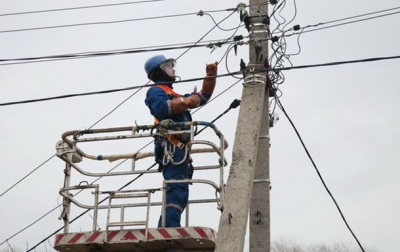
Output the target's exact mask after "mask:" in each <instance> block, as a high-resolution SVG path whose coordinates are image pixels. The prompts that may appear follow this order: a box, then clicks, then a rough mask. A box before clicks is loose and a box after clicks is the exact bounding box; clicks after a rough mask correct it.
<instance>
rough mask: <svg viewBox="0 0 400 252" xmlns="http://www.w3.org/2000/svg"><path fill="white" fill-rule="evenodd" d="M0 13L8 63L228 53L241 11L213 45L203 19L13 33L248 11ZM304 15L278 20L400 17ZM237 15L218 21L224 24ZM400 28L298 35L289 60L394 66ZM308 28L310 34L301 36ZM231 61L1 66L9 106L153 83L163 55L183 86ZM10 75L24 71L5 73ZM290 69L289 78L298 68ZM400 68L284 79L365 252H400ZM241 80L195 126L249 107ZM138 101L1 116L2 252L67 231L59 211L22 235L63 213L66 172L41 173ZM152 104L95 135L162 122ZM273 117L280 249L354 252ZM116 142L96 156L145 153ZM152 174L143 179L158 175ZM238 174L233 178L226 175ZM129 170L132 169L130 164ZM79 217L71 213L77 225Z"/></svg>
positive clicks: (358, 25)
mask: <svg viewBox="0 0 400 252" xmlns="http://www.w3.org/2000/svg"><path fill="white" fill-rule="evenodd" d="M126 2H128V1H126ZM132 2H133V1H132ZM0 3H1V11H0V14H1V15H0V45H1V46H0V59H15V58H26V57H41V56H49V55H60V54H70V53H81V52H94V51H109V50H119V49H128V48H140V47H145V46H159V45H164V46H165V45H175V44H178V43H183V42H185V43H194V42H196V41H198V40H199V39H203V40H202V41H209V40H220V41H223V40H224V39H227V38H229V37H231V35H232V34H233V33H234V31H235V30H234V28H236V27H237V26H238V25H239V21H240V20H239V15H238V14H237V13H235V14H233V15H232V16H230V17H229V18H228V19H227V20H226V21H224V22H223V23H221V24H220V28H223V29H225V30H227V31H224V30H221V29H218V28H215V29H213V30H212V31H211V32H210V33H209V34H208V35H207V36H206V37H204V38H203V36H204V35H205V34H206V33H208V32H209V31H210V30H211V29H212V28H213V27H214V26H215V25H214V22H213V21H212V19H211V18H210V17H209V16H207V15H204V16H202V17H200V16H197V15H195V14H192V15H185V16H180V17H174V18H163V19H152V20H144V21H130V22H118V23H112V24H92V25H81V26H72V27H62V28H48V29H35V30H27V31H16V30H20V29H27V28H38V27H51V26H63V25H71V24H82V23H96V22H105V21H119V20H132V19H138V18H144V17H156V16H166V15H175V14H187V13H197V12H198V11H200V10H203V11H205V12H206V11H215V10H224V9H227V8H235V7H236V5H237V4H238V2H235V1H228V0H219V1H211V0H203V1H194V0H191V1H188V0H187V1H183V0H175V1H174V0H170V1H156V2H150V3H149V2H147V3H138V4H126V5H120V6H109V7H102V8H100V7H99V8H87V9H76V10H64V11H53V12H44V13H33V14H19V15H3V14H8V13H21V12H30V11H38V10H51V9H62V8H70V7H81V6H92V5H100V4H110V3H115V2H114V1H103V0H102V1H100V0H96V1H95V0H92V1H89V0H84V1H79V2H71V1H50V0H37V1H18V0H17V1H16V0H12V1H11V0H2V1H0ZM246 3H247V2H246ZM296 4H297V5H296V8H295V7H294V2H293V1H287V3H286V6H285V8H284V9H283V11H282V12H281V13H280V15H281V16H282V17H281V18H279V19H280V20H281V21H282V20H283V19H285V20H286V22H288V21H290V20H292V19H293V18H294V21H293V22H292V23H291V24H289V25H288V26H287V27H286V29H289V28H290V27H292V26H293V25H297V24H298V25H300V26H301V27H305V26H308V25H316V24H319V23H327V24H326V25H320V26H318V27H315V28H326V27H327V26H330V25H335V24H338V23H329V22H330V21H334V20H341V19H344V18H348V17H354V16H358V15H362V14H369V13H373V12H377V11H381V10H386V9H391V8H398V7H400V6H399V3H398V2H397V1H395V0H387V1H381V2H379V3H378V2H376V1H372V0H353V1H344V0H339V1H328V0H318V1H317V0H313V1H297V2H296ZM295 10H296V11H295ZM397 11H398V9H394V10H392V11H390V12H382V13H379V14H375V15H370V16H362V17H358V18H356V19H350V20H343V21H342V22H341V23H344V22H350V21H354V20H360V19H365V18H369V17H372V16H377V15H386V14H388V13H396V12H397ZM270 12H271V10H270ZM230 13H231V12H229V11H221V12H209V14H210V15H212V17H213V18H214V19H215V20H216V21H217V22H219V21H220V20H222V19H224V18H225V17H227V16H228V15H229V14H230ZM294 14H296V15H294ZM398 23H399V14H398V13H396V14H393V15H387V16H382V17H379V18H375V19H370V20H365V21H362V22H355V23H348V24H345V25H341V26H337V27H331V28H327V29H322V30H316V31H312V32H304V33H303V34H302V35H301V36H300V38H299V40H297V39H298V36H291V37H288V38H287V41H286V42H287V44H286V48H287V53H288V54H296V53H297V52H299V51H300V53H299V54H298V55H293V56H291V57H290V60H291V62H292V64H293V65H294V66H301V65H308V64H310V65H311V64H318V63H327V62H337V61H347V60H357V59H366V58H375V57H389V56H397V55H400V50H399V47H398V45H399V44H400V36H399V28H398V27H397V24H398ZM274 26H276V21H273V22H272V24H271V29H272V30H273V29H274ZM232 29H233V30H232ZM313 29H314V28H313ZM309 30H312V29H308V30H307V29H306V30H304V31H309ZM236 34H237V35H238V34H241V35H243V36H247V35H248V33H247V31H246V29H244V28H243V27H240V28H239V29H238V31H237V33H236ZM299 45H300V47H299ZM227 49H228V46H227V45H223V46H222V47H220V48H216V49H215V50H213V51H212V50H211V49H210V48H206V47H200V48H193V49H191V50H189V51H188V52H186V53H185V54H183V53H184V52H185V49H180V50H169V51H161V52H145V53H139V54H126V55H117V56H106V57H92V58H85V59H70V60H59V61H46V62H39V63H28V64H9V65H0V83H1V89H2V92H1V93H0V103H6V102H14V101H21V100H27V99H36V98H44V97H52V96H59V95H65V94H71V93H83V92H92V91H100V90H108V89H118V88H125V87H130V86H138V85H144V84H146V82H147V78H146V74H145V72H144V69H143V64H144V62H145V61H146V59H147V58H149V57H150V56H152V55H154V54H159V53H162V54H165V55H166V56H167V57H175V58H177V57H180V56H181V55H182V54H183V55H182V56H181V57H180V58H179V60H178V66H177V71H178V75H179V76H181V78H182V80H185V79H191V78H198V77H202V76H204V74H205V65H206V63H211V62H214V61H216V60H220V59H221V58H222V57H223V55H224V54H225V52H226V51H227ZM248 49H249V47H248V45H243V46H240V47H238V53H237V56H235V54H234V52H233V50H231V51H230V53H229V54H228V61H227V64H225V63H224V64H221V65H220V68H219V73H220V74H225V73H228V71H229V72H234V71H238V70H239V69H238V67H239V63H240V59H244V60H245V62H247V61H248ZM224 62H225V60H224ZM6 63H14V61H13V62H3V63H1V62H0V64H6ZM284 64H285V66H290V64H289V62H288V61H285V63H284ZM398 66H399V60H396V59H395V60H385V61H376V62H370V63H357V64H345V65H338V66H331V67H314V68H308V69H299V70H290V71H284V76H285V81H284V83H283V84H282V85H280V90H281V92H282V97H281V102H282V104H283V106H284V107H285V109H286V111H287V113H288V114H289V116H290V117H291V119H292V120H293V122H294V124H295V126H296V127H297V129H298V130H299V132H300V134H301V136H302V138H303V140H304V142H305V144H306V146H307V148H308V150H309V152H310V153H311V155H312V157H313V159H314V161H315V163H316V164H317V166H318V169H319V171H320V172H321V175H322V176H323V178H324V180H325V182H326V184H327V186H328V187H329V189H330V190H331V192H332V194H333V196H334V197H335V199H336V200H337V202H338V204H339V206H340V207H341V210H342V211H343V214H344V215H345V217H346V219H347V221H348V223H349V225H350V227H351V228H352V230H353V231H354V233H355V234H356V235H357V237H358V239H359V241H360V242H361V243H362V244H363V246H364V247H366V248H373V249H376V251H380V252H383V251H385V252H391V251H397V249H398V237H399V236H400V226H399V218H398V213H399V212H400V198H399V196H398V193H399V191H400V183H399V182H398V179H399V177H400V170H399V169H398V166H399V163H400V155H398V153H397V152H398V150H399V149H400V135H399V134H398V129H399V128H400V118H399V112H400V111H399V108H400V104H399V103H400V100H399V99H398V97H397V95H398V94H399V93H400V86H399V85H398V81H397V78H398V72H399V70H398ZM235 82H237V79H235V78H233V77H224V78H220V79H218V81H217V87H216V90H215V93H214V94H215V95H216V94H219V93H221V92H224V93H223V94H222V95H221V96H220V97H218V98H217V99H215V100H214V101H213V102H211V103H210V104H208V105H207V106H205V107H204V108H203V109H201V110H199V111H198V112H196V114H194V115H193V117H194V120H201V121H212V120H213V119H214V118H216V117H217V116H218V115H219V114H221V113H222V112H223V111H225V109H227V108H228V106H229V104H230V103H231V101H232V100H233V99H235V98H238V99H240V98H241V90H242V84H241V82H239V83H238V84H236V85H234V86H233V87H232V88H230V89H228V87H229V86H231V85H232V84H234V83H235ZM195 85H197V87H200V86H201V82H195V83H193V82H188V83H181V84H176V85H175V90H176V91H178V92H181V93H185V92H191V90H193V88H194V86H195ZM227 89H228V90H227ZM134 92H136V91H135V90H130V91H125V92H118V93H112V94H102V95H95V96H84V97H76V98H69V99H62V100H53V101H46V102H38V103H30V104H19V105H12V106H0V115H1V118H2V123H1V124H0V134H1V142H2V145H1V147H0V148H1V153H2V159H1V160H2V162H1V165H0V169H1V172H2V173H1V174H2V175H1V178H0V194H1V195H2V196H0V206H1V214H0V223H1V225H0V243H3V244H2V245H1V246H0V250H7V249H8V248H9V245H8V244H7V242H5V241H6V240H7V239H8V243H9V244H10V245H11V246H12V247H14V248H19V249H21V250H24V249H25V248H27V247H28V248H30V247H32V246H34V245H36V244H37V243H38V242H39V241H41V240H42V239H44V238H45V237H47V236H48V235H50V234H51V233H53V232H54V231H55V230H57V229H58V228H60V227H61V226H62V225H63V223H62V221H60V220H58V216H59V215H60V210H59V209H56V210H55V211H53V212H51V213H50V214H48V215H46V217H44V218H43V219H42V220H40V221H39V222H37V223H36V224H34V225H32V226H31V227H29V228H27V229H26V230H25V231H23V232H21V233H19V234H17V235H15V234H16V233H18V232H19V231H20V230H22V229H24V228H25V227H27V226H28V225H30V224H31V223H33V222H34V221H36V220H37V219H39V218H40V217H41V216H43V215H45V214H46V213H48V212H49V211H50V210H52V209H53V208H55V207H56V206H57V205H58V204H60V203H61V202H62V199H61V198H60V197H59V194H58V190H59V189H60V188H61V187H62V185H63V178H64V174H63V169H64V163H63V162H62V161H61V160H60V159H58V158H57V157H53V158H52V159H50V161H48V162H46V163H45V164H44V165H43V166H41V167H40V168H38V169H36V168H37V167H38V166H40V165H41V164H42V163H43V162H45V161H46V160H48V159H49V158H50V157H52V156H53V155H54V154H55V145H56V143H57V141H59V140H60V138H61V134H62V133H64V132H66V131H69V130H75V129H79V130H83V129H87V128H90V127H91V126H92V125H94V124H95V123H96V122H98V120H99V119H101V118H103V117H104V116H105V115H106V114H107V113H108V112H110V111H111V110H113V109H114V108H115V107H116V106H117V105H119V104H120V103H121V102H123V101H124V100H125V99H127V98H128V97H129V96H131V95H132V94H133V93H134ZM145 93H146V89H143V90H140V91H139V92H137V94H135V95H134V96H132V97H131V98H130V99H129V100H128V101H126V102H125V103H123V104H122V105H121V106H120V107H119V108H118V109H116V110H115V111H114V112H113V113H111V115H109V116H107V117H106V118H105V119H104V120H102V121H101V122H99V123H97V124H96V125H95V128H108V127H118V126H130V125H134V124H135V122H136V123H137V124H139V125H145V124H152V123H153V118H152V117H151V116H150V114H149V111H148V109H147V108H146V107H145V104H144V98H145ZM238 112H239V110H238V109H236V110H232V111H230V112H229V113H227V114H226V115H225V116H223V117H222V118H221V119H219V120H218V121H217V122H216V125H217V127H218V128H219V129H220V130H221V131H222V133H223V134H224V135H225V137H226V138H227V141H228V142H229V143H230V147H229V148H228V149H227V152H226V155H227V159H228V162H229V165H230V162H231V153H232V147H233V142H234V136H235V129H236V122H237V116H238ZM275 112H276V113H277V114H279V118H280V120H279V122H278V123H277V124H276V125H275V126H274V127H273V128H272V129H271V130H270V135H271V150H270V154H271V167H270V170H271V182H272V190H271V236H272V237H271V238H272V240H277V239H280V238H282V237H283V238H291V239H295V240H297V241H298V242H299V243H301V244H313V243H322V242H324V243H331V242H344V243H347V244H350V246H353V247H354V248H357V244H356V242H355V240H354V239H353V237H352V236H351V234H350V232H349V231H348V229H347V228H346V226H345V224H344V223H343V221H342V219H341V217H340V215H339V213H338V211H337V209H336V207H335V205H334V203H333V202H332V200H331V198H330V197H329V195H328V194H327V192H326V191H325V189H324V187H323V185H322V183H321V181H320V180H319V178H318V176H317V173H316V172H315V169H314V168H313V166H312V164H311V162H310V160H309V158H308V157H307V156H306V153H305V151H304V149H303V148H302V146H301V144H300V142H299V140H298V138H297V136H296V134H295V132H294V130H293V128H292V127H291V125H290V123H289V121H288V120H287V119H286V118H285V116H284V114H283V112H282V111H280V110H279V109H278V108H277V109H276V110H275ZM199 136H200V135H199ZM208 136H210V137H211V134H210V133H206V134H204V136H202V137H201V139H204V138H203V137H205V138H208ZM113 144H114V143H110V144H108V145H106V147H105V148H102V149H101V148H99V149H97V147H96V148H93V149H92V150H94V151H97V150H100V151H103V152H105V153H110V152H118V151H119V150H120V147H121V150H122V149H123V148H125V150H124V152H132V151H136V150H137V149H138V147H137V146H138V145H132V144H128V145H126V144H125V145H122V146H119V147H116V146H113ZM139 145H140V144H139ZM126 147H127V148H128V151H127V149H126ZM140 147H141V145H140ZM140 147H139V148H140ZM149 148H150V149H151V147H149ZM105 153H102V154H105ZM94 154H99V153H94ZM195 162H196V159H195ZM199 162H200V161H199ZM150 163H151V161H150ZM107 165H110V164H107ZM146 165H147V164H145V167H143V169H146V168H147V167H148V166H146ZM229 165H228V166H227V167H226V170H225V173H226V174H228V169H229ZM126 167H129V165H128V164H126ZM32 171H34V172H33V173H32V174H31V175H29V176H28V177H27V178H26V179H24V180H23V181H21V182H20V183H19V184H17V185H16V186H15V187H13V188H12V189H10V190H9V191H8V192H6V193H4V192H5V191H7V190H8V189H9V188H10V187H12V186H13V185H15V183H17V182H18V181H19V180H20V179H21V178H23V177H24V176H26V175H27V174H29V173H31V172H32ZM75 174H76V173H75ZM201 174H203V173H199V174H198V175H197V176H199V177H198V178H200V176H201ZM205 176H210V175H209V174H208V175H205ZM132 178H134V176H129V177H119V178H117V179H116V180H114V181H113V182H111V181H107V182H102V180H100V181H99V182H98V183H100V185H101V186H102V185H104V187H103V188H105V189H107V190H108V189H111V188H113V187H114V189H116V188H118V187H120V186H122V185H124V184H125V183H127V182H128V181H130V180H132ZM155 178H156V179H159V180H158V181H156V182H154V181H153V182H154V183H156V185H158V186H161V175H159V176H155ZM85 180H88V181H92V180H93V179H91V178H86V179H85ZM79 181H81V177H79V176H78V177H77V178H75V177H74V179H73V181H72V183H73V184H77V183H79ZM105 181H106V180H105ZM147 186H148V184H147V182H146V181H145V180H144V181H143V182H141V180H140V179H139V180H138V181H137V182H135V185H132V186H131V187H129V188H140V187H147ZM129 188H128V189H129ZM201 190H203V189H202V188H201V189H196V187H195V186H192V187H191V191H192V195H196V193H197V194H199V191H200V194H201ZM82 198H83V197H82ZM207 207H209V209H207V214H203V213H204V211H203V213H202V212H201V211H196V208H193V213H191V216H192V218H193V220H191V224H193V225H204V226H209V227H212V228H214V229H217V228H218V221H219V212H218V211H217V210H216V206H215V205H212V206H207ZM81 211H82V210H76V211H75V210H74V211H73V212H72V215H73V216H72V217H75V216H76V215H77V214H78V213H80V212H81ZM157 216H158V212H157V211H156V212H154V213H153V217H152V218H153V219H152V223H151V225H153V226H155V225H156V221H155V220H156V218H157ZM91 221H92V219H91V217H90V216H88V215H85V216H84V217H82V218H80V219H78V220H77V221H76V223H75V224H74V225H73V226H72V227H71V228H72V231H74V232H78V231H89V230H90V229H91ZM102 221H104V220H102ZM101 228H102V229H104V227H101ZM12 236H13V237H12ZM11 237H12V238H11ZM49 242H50V243H51V244H53V242H54V238H53V237H52V238H50V239H49ZM45 244H46V247H45V245H43V244H42V245H40V246H39V247H38V248H37V250H36V251H45V249H47V250H48V251H50V250H51V248H50V244H49V243H48V242H46V243H45Z"/></svg>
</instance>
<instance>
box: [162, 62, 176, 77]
mask: <svg viewBox="0 0 400 252" xmlns="http://www.w3.org/2000/svg"><path fill="white" fill-rule="evenodd" d="M175 66H176V61H175V60H168V61H166V62H163V63H161V65H160V68H161V69H162V70H164V72H165V73H166V74H168V75H169V76H171V77H175Z"/></svg>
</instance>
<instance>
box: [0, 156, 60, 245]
mask: <svg viewBox="0 0 400 252" xmlns="http://www.w3.org/2000/svg"><path fill="white" fill-rule="evenodd" d="M54 157H55V154H54V155H53V156H51V157H49V158H48V159H47V160H46V161H44V162H43V163H41V164H40V165H39V166H37V167H36V168H35V169H33V170H32V171H31V172H29V173H28V174H26V175H25V176H24V177H23V178H21V179H20V180H18V181H17V182H16V183H15V184H13V185H12V186H10V187H9V188H8V189H7V190H5V191H4V192H2V193H1V194H0V198H1V197H2V196H3V195H4V194H6V193H7V192H8V191H10V190H11V189H13V188H14V187H15V186H16V185H18V184H19V183H21V182H22V181H23V180H24V179H26V178H27V177H29V176H30V175H31V174H32V173H34V172H35V171H36V170H37V169H39V168H40V167H42V166H43V165H45V164H46V163H47V162H49V161H50V160H51V159H52V158H54ZM0 245H1V244H0Z"/></svg>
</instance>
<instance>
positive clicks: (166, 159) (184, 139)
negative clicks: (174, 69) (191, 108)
mask: <svg viewBox="0 0 400 252" xmlns="http://www.w3.org/2000/svg"><path fill="white" fill-rule="evenodd" d="M156 87H159V88H161V89H162V90H164V92H165V93H166V94H167V95H168V98H169V99H170V100H173V99H176V98H180V97H182V95H180V94H178V93H176V92H175V91H174V90H172V88H170V87H169V86H166V85H156ZM154 123H155V125H159V126H160V127H159V133H160V134H161V135H162V136H163V137H165V139H166V140H167V141H168V142H170V143H171V145H170V146H169V148H168V145H167V144H164V146H162V148H163V158H162V164H160V167H159V168H158V170H159V171H161V170H162V166H163V165H167V164H168V163H172V164H174V165H179V164H182V163H183V162H185V160H188V161H189V169H190V170H191V171H190V172H189V173H190V175H189V176H190V178H191V177H192V175H193V166H192V162H193V160H192V158H191V157H190V155H189V152H190V137H189V136H188V133H183V134H181V135H171V134H167V131H168V125H169V124H170V123H173V120H171V119H166V120H163V121H161V122H160V121H159V120H158V119H157V118H156V117H154ZM183 135H185V136H183ZM176 147H177V148H179V149H185V156H184V157H183V159H182V160H181V161H177V162H175V161H174V160H173V155H174V152H175V148H176Z"/></svg>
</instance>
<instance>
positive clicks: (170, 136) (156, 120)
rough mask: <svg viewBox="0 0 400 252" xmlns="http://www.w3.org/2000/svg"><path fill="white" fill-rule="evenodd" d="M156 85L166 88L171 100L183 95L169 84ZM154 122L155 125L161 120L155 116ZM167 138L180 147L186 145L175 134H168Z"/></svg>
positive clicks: (165, 90)
mask: <svg viewBox="0 0 400 252" xmlns="http://www.w3.org/2000/svg"><path fill="white" fill-rule="evenodd" d="M155 87H159V88H161V89H162V90H164V92H165V93H167V95H168V97H169V99H170V100H173V99H175V98H179V97H182V95H180V94H178V93H176V92H175V91H174V90H172V88H170V87H168V86H166V85H156V86H155ZM154 124H155V125H158V124H160V121H159V120H158V119H157V118H156V117H154ZM166 138H167V140H168V141H169V142H171V143H172V144H174V145H176V146H178V148H179V149H182V148H183V147H184V146H185V145H184V144H183V143H182V142H181V141H179V140H178V139H177V138H176V137H175V136H173V135H168V136H166Z"/></svg>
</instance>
